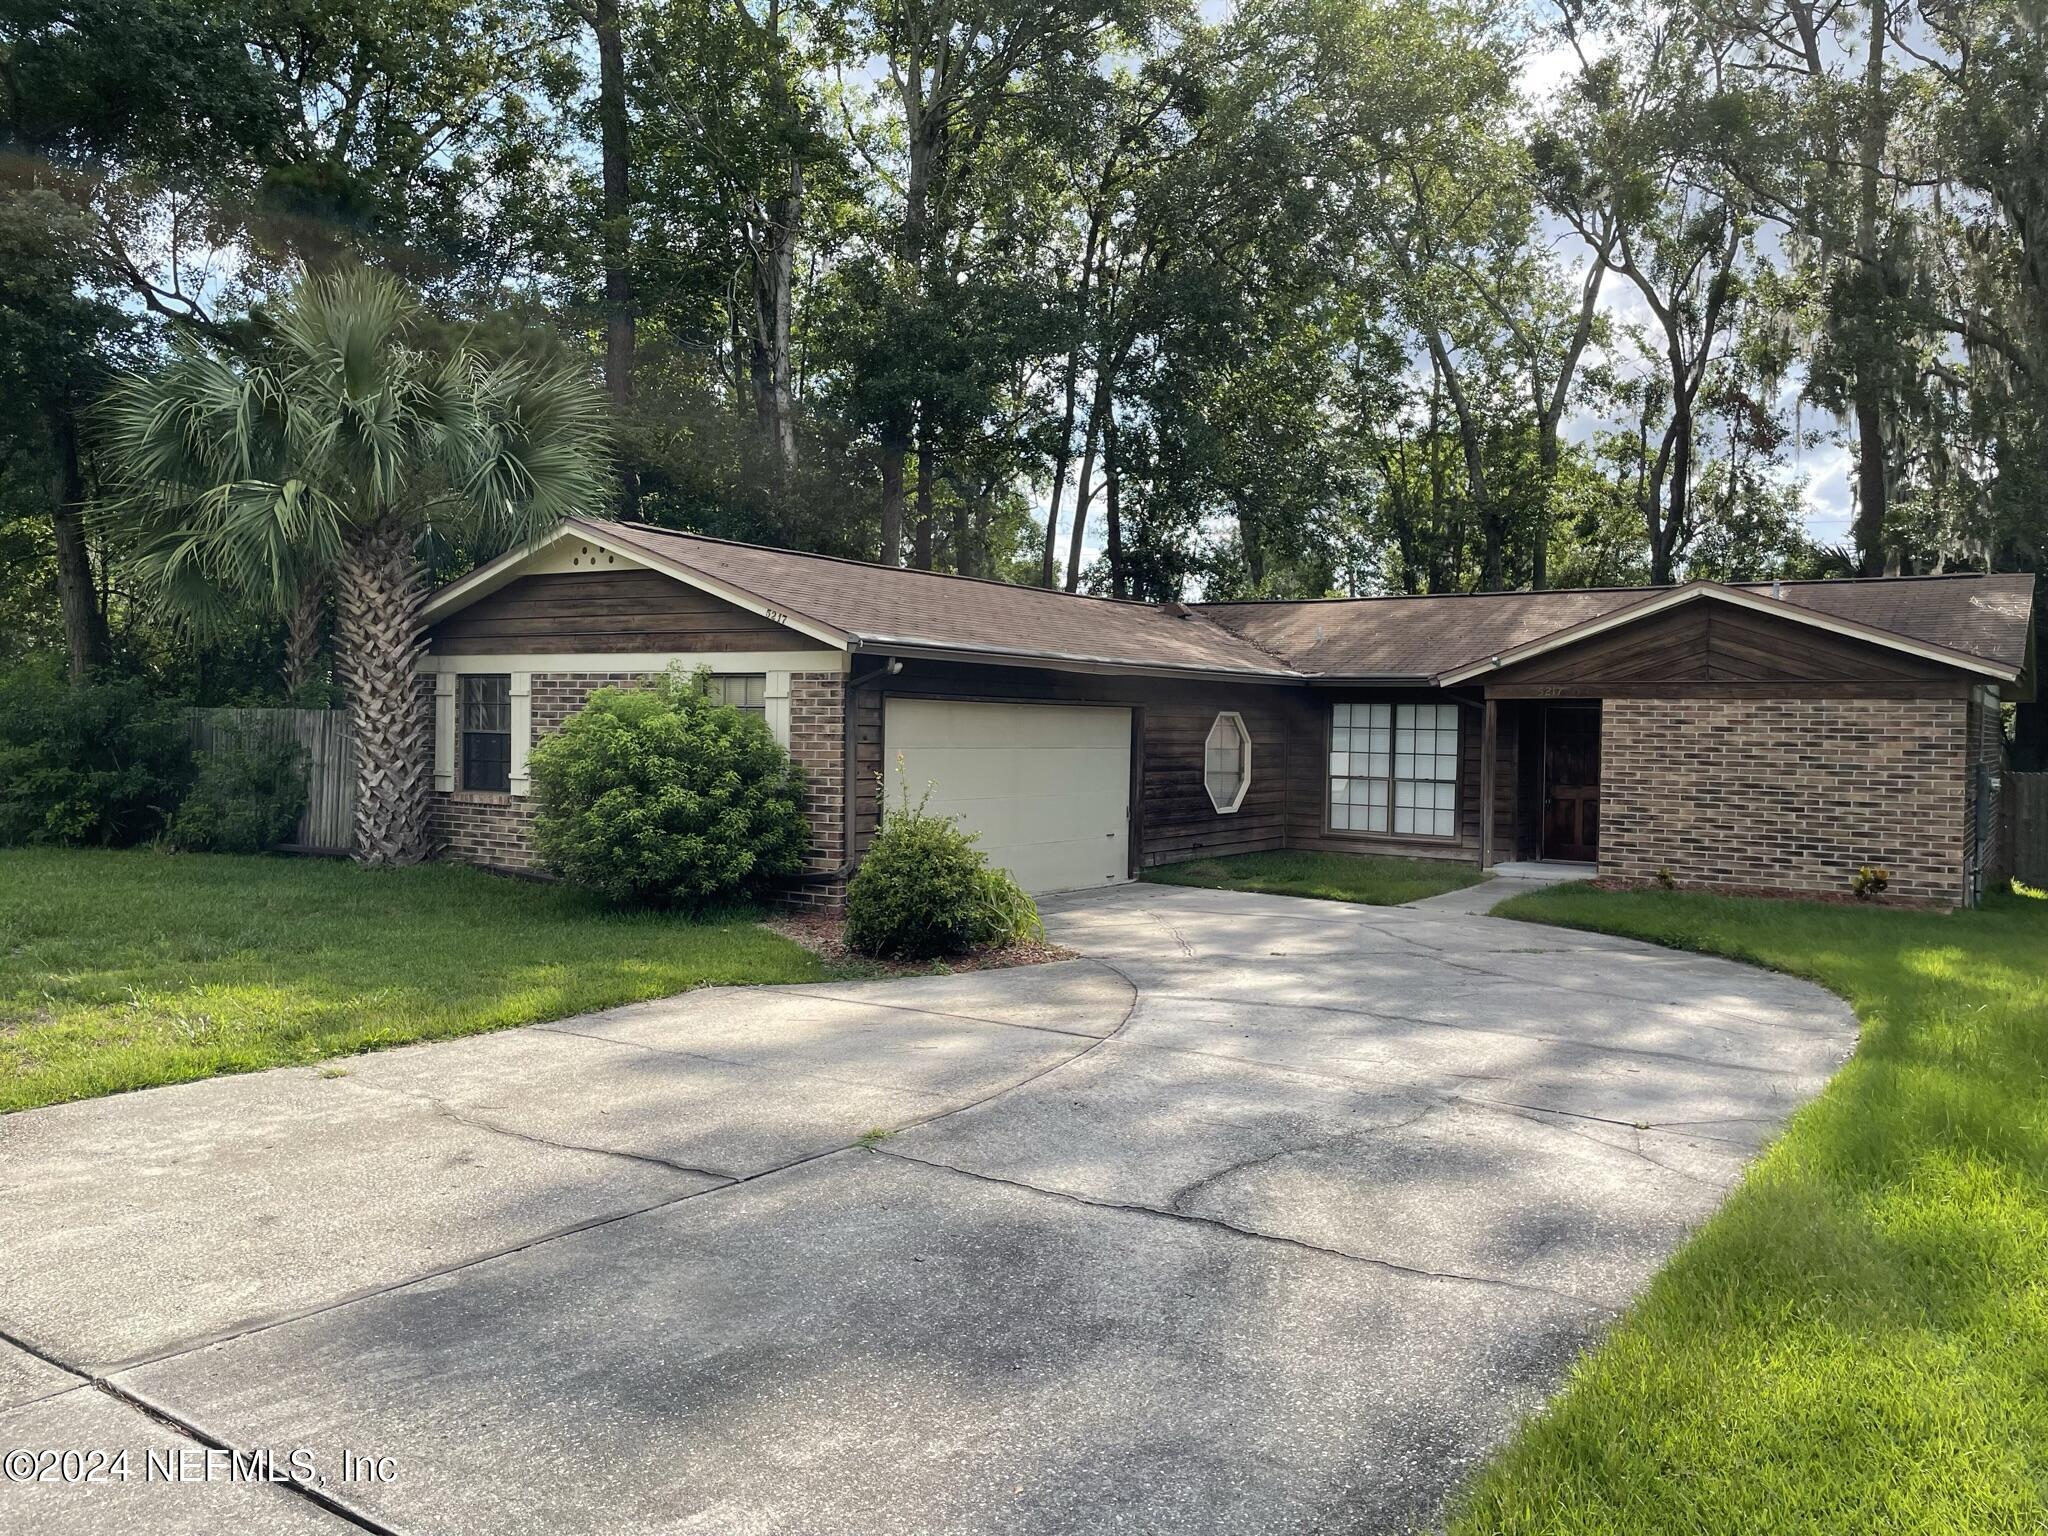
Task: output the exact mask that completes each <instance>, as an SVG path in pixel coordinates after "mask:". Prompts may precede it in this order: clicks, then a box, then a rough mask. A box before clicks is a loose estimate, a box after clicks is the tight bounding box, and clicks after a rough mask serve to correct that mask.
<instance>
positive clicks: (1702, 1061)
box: [1152, 983, 1806, 1078]
mask: <svg viewBox="0 0 2048 1536" xmlns="http://www.w3.org/2000/svg"><path fill="white" fill-rule="evenodd" d="M1531 985H1534V983H1531ZM1152 996H1153V997H1154V998H1157V999H1163V1000H1166V1001H1174V1000H1178V1001H1182V1002H1190V1003H1210V1004H1213V1005H1215V1006H1216V1007H1219V1008H1264V1009H1283V1010H1287V1009H1292V1010H1298V1011H1301V1012H1306V1013H1334V1014H1339V1015H1342V1016H1344V1017H1348V1018H1357V1019H1371V1020H1373V1021H1374V1022H1376V1023H1381V1024H1414V1025H1417V1026H1420V1027H1421V1028H1424V1029H1442V1030H1449V1031H1451V1032H1452V1033H1454V1034H1461V1035H1493V1036H1496V1037H1498V1038H1499V1039H1503V1040H1529V1041H1535V1042H1538V1043H1540V1044H1543V1045H1562V1046H1568V1047H1570V1048H1571V1049H1573V1050H1581V1051H1597V1052H1600V1053H1602V1054H1605V1055H1614V1056H1638V1057H1646V1058H1649V1059H1651V1060H1654V1061H1682V1062H1685V1063H1687V1064H1688V1065H1690V1066H1696V1067H1712V1068H1714V1069H1716V1070H1726V1071H1730V1072H1750V1073H1755V1074H1757V1075H1758V1076H1762V1077H1790V1078H1799V1077H1804V1076H1805V1075H1806V1074H1805V1073H1802V1072H1799V1071H1796V1070H1794V1069H1792V1068H1789V1067H1759V1066H1751V1065H1750V1064H1748V1063H1747V1062H1739V1061H1717V1060H1715V1059H1714V1058H1712V1057H1710V1056H1689V1055H1687V1054H1685V1053H1684V1052H1683V1051H1660V1050H1655V1049H1652V1048H1651V1047H1648V1046H1636V1045H1604V1044H1601V1043H1600V1042H1598V1041H1591V1040H1580V1039H1575V1038H1573V1037H1572V1036H1570V1035H1554V1034H1548V1033H1544V1032H1541V1031H1537V1030H1523V1029H1500V1028H1496V1027H1494V1026H1491V1025H1486V1024H1457V1023H1452V1022H1450V1021H1448V1020H1444V1019H1425V1018H1421V1017H1419V1016H1417V1015H1415V1014H1412V1013H1383V1012H1381V1011H1380V1010H1378V1009H1374V1008H1349V1007H1345V1006H1344V1005H1342V1004H1340V1003H1298V1002H1288V1003H1269V1002H1263V1001H1260V1000H1258V999H1256V998H1241V997H1211V996H1208V995H1205V994H1203V993H1199V992H1171V991H1168V992H1154V993H1153V994H1152Z"/></svg>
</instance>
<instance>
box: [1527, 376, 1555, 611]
mask: <svg viewBox="0 0 2048 1536" xmlns="http://www.w3.org/2000/svg"><path fill="white" fill-rule="evenodd" d="M1557 456H1558V450H1557V422H1556V421H1555V420H1553V419H1551V418H1550V417H1547V416H1546V417H1541V418H1539V419H1538V421H1537V423H1536V537H1535V538H1534V539H1533V540H1532V541H1531V545H1532V547H1531V548H1530V551H1529V587H1530V590H1531V591H1535V592H1541V591H1543V590H1544V589H1545V588H1547V587H1548V586H1549V585H1550V499H1551V497H1552V495H1553V494H1554V493H1555V490H1556V486H1557Z"/></svg>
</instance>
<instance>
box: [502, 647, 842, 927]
mask: <svg viewBox="0 0 2048 1536" xmlns="http://www.w3.org/2000/svg"><path fill="white" fill-rule="evenodd" d="M527 772H528V774H529V775H530V776H531V779H532V793H533V800H534V808H535V810H534V820H533V841H534V847H535V849H536V850H537V851H538V853H539V854H540V858H541V862H542V863H543V864H544V865H545V866H546V867H547V868H548V869H550V870H552V871H553V872H554V873H556V874H558V875H560V876H562V877H563V878H564V879H566V880H571V881H574V882H575V883H576V884H578V885H582V886H586V887H588V888H589V889H591V890H593V891H596V892H598V893H599V894H600V895H602V896H604V897H605V898H606V899H607V900H608V901H611V902H613V903H614V904H616V905H619V906H702V905H704V904H706V903H709V902H715V901H719V900H723V899H729V898H733V897H741V896H746V895H750V894H753V893H755V892H758V891H759V890H761V888H762V887H764V886H765V885H767V884H768V883H769V882H770V881H772V880H774V879H776V878H777V877H778V876H782V875H788V874H793V873H795V872H796V870H797V869H799V868H800V867H801V866H802V864H803V857H804V851H805V849H806V848H807V847H808V846H809V843H810V828H809V826H808V825H807V823H806V822H805V820H804V811H803V798H804V787H803V777H802V775H801V774H800V773H799V772H798V770H797V769H796V768H795V766H794V765H792V764H791V762H790V760H789V756H788V754H787V753H785V752H784V751H783V750H782V748H781V747H780V746H778V745H776V742H775V738H774V737H773V736H771V735H769V733H768V727H767V725H766V723H765V722H763V721H762V720H761V719H760V718H759V717H758V716H755V715H749V714H746V713H744V712H743V711H741V710H738V709H735V708H733V707H732V706H731V705H729V704H722V703H720V702H719V701H718V700H717V699H716V698H715V697H713V696H712V694H711V692H710V687H709V680H708V677H707V675H706V674H704V673H702V672H699V673H698V674H697V675H696V676H686V675H684V674H683V673H682V672H681V671H680V670H673V671H671V672H670V673H669V674H668V675H667V676H666V677H663V678H660V679H657V680H655V681H653V682H651V683H649V684H647V685H646V686H643V687H639V688H601V689H599V690H598V691H597V692H596V693H594V694H592V695H591V696H590V701H589V702H588V703H587V704H585V705H584V707H583V708H582V709H581V710H580V711H578V712H577V713H576V714H575V715H572V716H571V717H570V718H569V720H568V722H567V723H566V724H564V725H563V727H562V729H561V730H560V731H558V732H556V733H555V734H554V735H552V736H549V737H547V738H545V739H544V740H542V741H541V742H539V743H538V744H536V745H535V746H534V748H533V750H532V752H531V754H530V755H529V756H528V758H527Z"/></svg>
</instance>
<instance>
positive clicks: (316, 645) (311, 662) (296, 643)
mask: <svg viewBox="0 0 2048 1536" xmlns="http://www.w3.org/2000/svg"><path fill="white" fill-rule="evenodd" d="M326 609H327V590H326V583H325V582H324V581H322V580H319V579H317V578H309V579H308V580H307V581H306V582H305V583H304V585H302V586H301V587H300V588H299V590H298V593H297V595H296V596H295V597H294V598H293V600H292V606H291V609H290V611H288V612H287V613H286V614H285V616H284V691H285V697H286V699H287V700H289V701H291V702H293V703H296V702H297V701H298V699H299V696H300V694H301V693H302V692H303V691H304V690H305V689H306V688H308V687H309V686H311V684H312V682H313V678H314V674H315V673H316V672H317V671H318V670H319V667H320V622H321V620H322V619H323V618H325V617H326Z"/></svg>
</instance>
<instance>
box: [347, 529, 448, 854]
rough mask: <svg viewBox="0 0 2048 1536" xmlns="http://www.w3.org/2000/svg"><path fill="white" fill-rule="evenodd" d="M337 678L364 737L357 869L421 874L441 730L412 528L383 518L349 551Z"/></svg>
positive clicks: (360, 742) (359, 761)
mask: <svg viewBox="0 0 2048 1536" xmlns="http://www.w3.org/2000/svg"><path fill="white" fill-rule="evenodd" d="M340 578H341V579H340V582H339V583H338V591H337V592H336V596H335V631H336V638H337V640H338V642H339V644H338V646H337V652H338V654H337V656H336V663H337V670H338V671H339V672H340V673H341V678H342V683H343V685H344V686H345V687H346V689H347V691H348V704H349V710H350V713H351V714H352V715H353V716H354V718H355V728H356V850H355V857H356V862H357V863H359V864H371V865H399V864H417V863H418V862H419V861H420V860H421V859H423V858H425V857H426V854H427V786H428V785H429V784H430V783H431V782H432V779H431V777H430V774H431V770H432V767H433V745H434V732H433V721H432V719H431V717H430V715H429V713H428V695H427V693H426V690H425V689H424V688H423V687H422V686H421V679H420V677H419V675H418V673H417V670H416V669H417V667H418V665H419V659H420V654H421V652H422V651H423V650H424V649H425V639H426V637H425V625H424V624H422V622H421V618H420V614H421V610H422V608H424V607H425V605H426V581H425V577H424V574H423V573H422V571H421V570H420V563H419V558H418V556H417V555H415V554H414V552H413V541H412V534H411V531H410V530H409V529H408V528H407V527H406V525H405V523H404V521H403V519H401V518H398V517H393V516H386V517H383V518H380V519H379V520H378V521H377V522H375V523H373V524H371V525H370V526H369V527H368V528H366V529H364V530H362V531H360V532H359V533H357V534H355V535H354V536H353V537H352V538H350V540H349V541H348V543H347V545H346V546H345V547H344V548H343V550H342V556H341V571H340Z"/></svg>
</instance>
